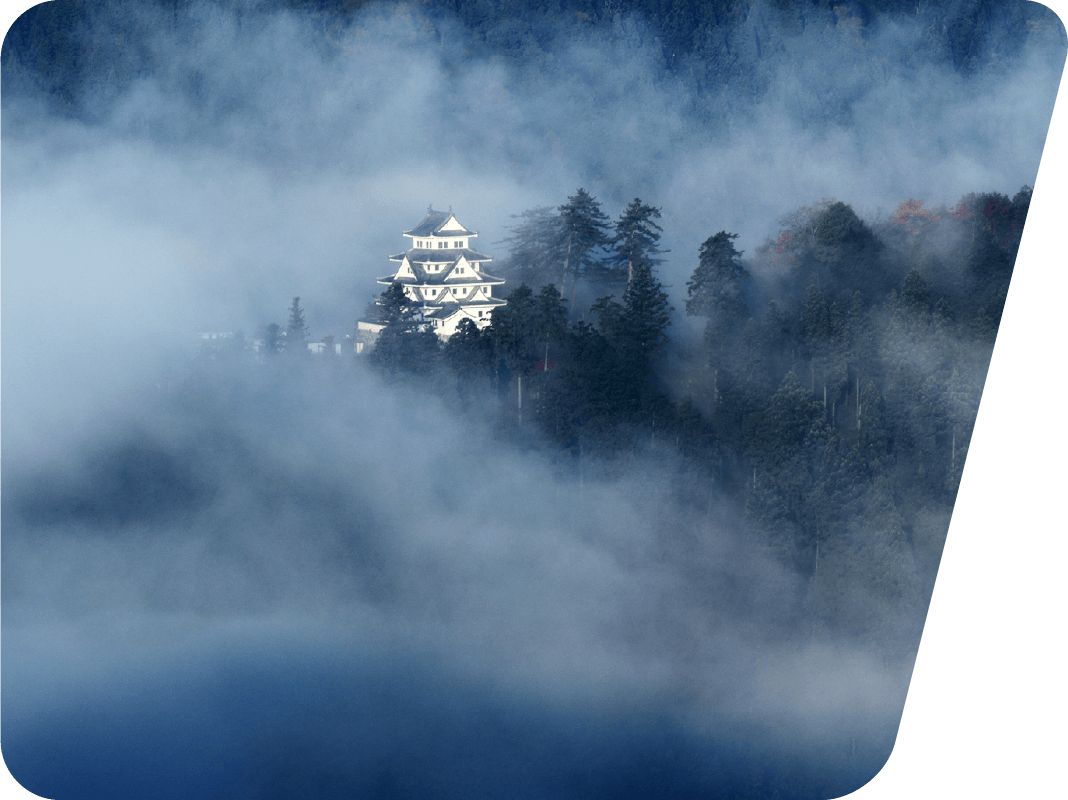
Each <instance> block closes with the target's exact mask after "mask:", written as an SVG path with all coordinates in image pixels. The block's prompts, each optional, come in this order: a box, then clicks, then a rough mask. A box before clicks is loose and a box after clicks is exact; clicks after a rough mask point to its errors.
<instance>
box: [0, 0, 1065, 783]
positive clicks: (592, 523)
mask: <svg viewBox="0 0 1068 800" xmlns="http://www.w3.org/2000/svg"><path fill="white" fill-rule="evenodd" d="M754 8H756V7H754ZM1036 9H1037V7H1036ZM97 13H98V16H97V17H96V18H95V20H96V22H95V24H96V25H98V26H102V27H103V29H104V30H123V31H127V32H128V33H129V40H130V42H131V43H132V44H131V48H132V49H140V50H141V51H142V55H141V56H140V57H142V58H148V59H149V61H150V63H151V64H152V65H153V69H151V70H142V71H141V73H140V74H138V75H137V76H136V77H135V78H134V79H132V80H126V79H124V80H122V81H118V80H115V79H114V78H113V76H111V77H109V73H107V72H106V71H102V72H100V73H99V74H97V73H94V74H90V75H88V76H86V78H85V80H84V81H83V82H82V83H81V84H80V88H79V93H78V95H77V97H75V98H74V99H73V101H72V102H71V103H70V104H68V105H67V106H63V107H61V106H58V105H57V104H55V103H53V102H51V99H49V98H42V97H41V96H40V95H38V94H35V92H34V91H33V89H32V86H33V79H32V76H29V75H28V74H24V73H23V72H19V71H18V70H17V69H12V68H10V67H5V74H4V80H5V99H4V107H3V114H4V136H3V142H2V146H3V166H2V169H3V176H2V177H3V186H4V194H3V199H2V212H3V220H4V230H3V233H4V237H3V243H2V248H3V250H2V256H3V263H4V290H5V291H4V293H3V301H2V302H3V317H2V328H3V330H2V333H3V357H4V367H5V376H4V378H5V379H4V384H5V385H4V388H5V390H6V391H5V397H4V400H5V408H4V415H3V422H4V426H3V445H4V456H5V457H4V460H3V485H4V489H5V497H4V500H5V502H4V504H3V530H4V538H3V555H4V559H3V592H4V598H3V599H4V612H3V613H4V620H3V622H4V633H3V637H4V642H3V643H4V656H5V664H4V667H5V668H4V673H3V681H4V737H5V746H4V757H5V759H6V760H7V763H8V765H9V767H10V769H11V770H12V772H13V773H14V774H15V776H16V777H19V778H20V779H22V780H24V782H25V783H26V785H27V786H28V788H30V789H33V790H35V791H39V792H42V793H44V794H46V795H48V794H49V793H50V792H51V793H52V794H53V795H54V796H73V795H70V794H67V795H64V794H63V793H64V792H67V793H70V792H75V791H77V792H82V793H83V794H80V795H77V796H109V797H117V796H143V795H145V794H146V793H148V792H157V791H158V792H163V796H175V797H182V796H193V795H198V794H199V795H204V794H205V792H206V791H208V790H209V789H208V788H206V787H210V791H215V792H217V793H218V796H235V797H273V796H279V797H282V796H293V795H294V794H295V793H296V794H299V793H302V792H304V793H307V794H308V796H324V797H326V796H351V795H361V794H362V795H366V796H375V797H377V796H381V797H394V796H396V797H436V796H456V795H457V794H459V795H463V796H473V797H478V796H486V797H499V796H502V795H507V796H530V797H589V796H605V797H625V796H664V797H671V796H677V797H691V796H698V795H708V794H718V795H720V796H743V794H744V793H749V794H750V795H751V796H773V792H775V791H779V792H783V791H785V788H784V787H789V789H790V791H792V792H794V795H793V796H797V797H829V796H832V795H835V794H840V793H844V792H846V791H850V790H851V789H853V788H856V787H857V786H859V785H860V784H861V783H862V782H863V781H864V780H866V779H867V778H868V777H870V776H871V775H872V774H873V773H874V772H875V771H876V770H877V769H878V768H879V766H881V764H882V763H883V761H884V760H885V758H886V756H887V754H888V753H889V750H890V748H891V746H892V743H893V737H894V732H895V730H896V725H897V719H898V716H899V714H900V709H901V705H902V703H903V700H904V694H905V690H906V688H907V684H908V677H909V671H910V668H911V657H912V653H913V652H914V647H915V637H916V635H917V631H916V629H915V626H916V623H915V620H913V619H911V618H908V617H907V615H906V614H904V613H903V611H902V609H900V608H896V607H894V606H893V605H892V604H888V603H885V602H884V601H883V600H881V599H880V598H876V597H872V596H869V595H866V594H860V593H858V594H857V595H856V596H855V598H854V600H855V602H856V603H857V605H858V607H859V608H862V609H863V610H864V613H866V614H870V615H871V617H872V618H873V619H875V620H878V625H877V626H875V627H878V628H879V629H880V630H883V631H886V630H898V631H900V635H899V636H898V637H891V638H890V639H879V640H875V641H872V640H865V641H845V640H834V639H818V638H814V637H812V636H810V635H809V632H808V631H804V630H799V629H798V625H797V617H796V608H797V602H798V598H799V597H800V596H801V595H802V594H803V592H804V587H803V586H802V585H801V583H800V581H799V579H798V578H797V576H795V575H793V574H792V573H791V572H790V571H789V570H787V569H786V568H784V567H783V566H781V565H780V564H779V563H778V562H777V561H776V560H775V559H774V558H773V557H772V556H771V555H770V554H768V553H766V552H765V551H764V550H763V548H762V546H761V544H760V543H759V542H755V541H753V540H751V538H748V537H746V535H745V526H744V524H743V522H742V521H741V520H739V519H737V518H735V517H734V516H733V515H732V514H731V513H730V512H729V511H728V504H727V503H726V502H722V501H721V499H720V498H719V497H718V495H716V494H715V493H713V495H712V497H711V499H710V502H709V504H708V507H707V509H704V510H702V511H700V512H698V511H694V510H691V509H688V508H684V507H683V506H681V505H680V504H679V503H678V502H677V498H676V497H674V495H673V493H672V485H673V482H672V479H673V477H674V476H675V475H676V474H677V472H678V470H679V469H681V467H680V465H679V463H678V462H677V461H676V460H675V459H674V457H673V456H670V455H663V454H661V457H653V455H647V456H644V457H636V458H635V459H634V463H633V464H632V466H631V467H630V469H629V470H628V471H627V472H626V474H625V475H624V476H623V477H614V478H612V479H610V480H609V479H599V478H597V477H596V476H591V477H588V478H586V479H584V480H582V481H581V482H578V481H576V480H575V479H574V474H573V473H572V472H571V471H569V469H567V468H566V465H565V466H563V467H562V466H561V465H560V464H559V463H554V462H553V461H552V460H551V459H549V458H547V457H545V456H544V455H540V454H531V453H529V452H524V451H523V450H522V449H521V448H518V447H515V446H513V445H511V444H506V443H503V442H502V441H500V440H499V439H498V438H495V430H494V425H493V418H492V417H493V412H492V408H493V404H492V402H491V401H490V400H489V399H478V398H477V397H476V398H473V399H472V400H471V401H470V403H469V404H468V406H467V407H466V408H464V409H462V410H460V411H457V409H456V408H454V407H452V406H449V405H447V404H445V403H443V402H442V401H441V400H440V399H438V398H435V397H434V396H433V395H432V394H430V393H423V392H421V391H419V390H413V389H411V388H398V387H396V386H390V385H387V384H383V383H382V382H380V381H379V380H378V379H377V378H376V377H375V376H374V375H372V374H370V373H369V372H368V371H366V370H365V369H362V368H356V369H353V368H351V365H350V363H349V357H348V356H346V357H345V358H344V360H343V363H342V362H339V363H337V364H322V363H312V364H304V365H300V364H285V365H282V366H279V365H274V366H272V367H269V368H268V367H266V366H264V365H259V366H257V365H246V364H242V365H231V366H229V367H228V366H226V365H225V364H224V365H218V364H215V365H211V364H208V365H205V364H191V363H190V360H191V357H192V355H193V354H194V352H195V347H196V341H197V340H196V334H197V332H198V331H203V330H242V331H244V333H245V334H246V335H247V336H249V337H251V336H253V335H256V334H257V333H258V332H259V331H260V330H261V329H262V327H263V326H264V325H266V324H267V323H270V322H278V323H284V322H285V314H286V307H287V306H288V303H289V301H290V299H291V298H292V297H294V296H298V295H299V296H300V297H301V298H302V303H303V305H304V307H305V309H306V314H307V320H308V324H309V326H310V328H311V332H312V335H313V336H314V337H315V338H318V337H320V336H322V335H326V334H334V335H335V336H338V337H340V336H342V335H344V334H348V333H351V332H352V328H353V324H354V320H355V319H356V317H358V316H360V314H361V312H362V310H363V308H364V306H365V305H366V304H367V302H368V300H369V299H370V297H371V294H372V293H377V291H378V290H379V288H380V287H378V286H377V285H376V284H375V282H374V281H375V278H377V277H379V276H381V275H384V274H387V273H388V272H389V271H390V269H389V262H388V260H387V256H388V255H389V254H390V253H395V252H399V251H400V250H401V249H403V248H404V246H405V245H404V241H405V240H404V239H403V238H402V237H401V236H400V233H401V231H402V230H405V229H408V228H410V227H412V226H414V225H415V224H417V223H418V221H419V220H420V219H421V218H422V215H423V214H424V212H425V208H426V206H427V205H428V204H433V205H434V206H435V207H436V208H448V207H450V206H451V207H452V209H453V210H454V211H455V212H456V213H457V215H458V216H459V218H460V219H461V221H462V222H463V223H464V224H466V225H467V226H468V227H471V228H473V229H475V230H478V231H479V234H480V235H479V238H478V239H477V240H476V241H477V246H478V249H480V250H481V251H483V252H487V253H489V254H491V255H494V256H496V257H497V258H502V257H503V256H504V255H506V252H505V248H504V245H502V244H500V242H501V240H503V239H504V238H505V237H506V236H507V235H508V227H509V226H510V225H511V224H512V223H513V220H512V218H511V215H514V214H518V213H520V212H522V211H523V210H525V209H528V208H533V207H536V206H542V205H558V204H560V203H562V202H564V200H565V199H566V197H567V196H568V195H569V194H573V193H574V191H575V189H576V188H577V187H579V186H584V187H585V188H587V189H588V190H589V191H590V192H591V193H593V194H594V195H596V196H597V197H599V198H600V199H601V200H602V201H603V202H604V204H605V210H606V211H607V212H608V213H609V215H610V216H613V217H614V216H615V215H616V214H617V213H618V211H619V210H620V209H621V208H622V207H623V206H624V205H625V204H626V203H627V202H629V200H630V199H632V198H633V197H635V196H639V197H641V198H642V200H643V201H645V202H648V203H651V204H654V205H656V206H657V207H660V208H661V209H662V213H663V226H664V237H663V240H662V245H663V246H664V247H665V249H667V250H670V253H668V255H667V261H666V262H665V263H664V264H663V266H662V267H661V276H662V279H663V281H664V284H665V286H666V287H667V288H668V291H669V292H670V294H671V298H672V302H673V304H674V305H675V307H676V309H681V308H682V307H683V303H684V298H685V282H686V280H687V278H688V277H689V275H690V273H691V272H692V271H693V268H694V266H695V265H696V253H697V248H698V246H699V245H700V243H701V242H702V241H704V240H705V239H706V238H707V237H708V236H710V235H711V234H713V233H715V232H716V231H719V230H728V231H732V232H737V233H739V234H740V237H739V239H738V247H739V249H742V250H745V251H747V252H752V251H754V250H755V249H756V247H757V246H759V245H760V244H761V243H762V242H763V241H764V238H765V237H767V236H769V235H773V234H774V233H775V231H776V221H777V220H778V219H779V218H780V217H781V216H782V215H785V214H788V213H789V212H791V211H793V210H794V209H796V208H798V207H800V206H802V205H805V204H808V203H811V202H813V201H816V200H818V199H820V198H823V197H831V196H833V197H836V198H838V199H840V200H843V201H845V202H848V203H850V204H851V205H852V206H853V207H854V208H855V209H856V210H857V212H858V213H859V214H861V216H863V217H865V218H866V219H869V220H871V221H873V222H877V221H879V220H881V219H885V216H886V215H887V214H888V213H889V212H890V211H892V210H893V208H894V207H895V206H896V205H897V204H898V203H900V202H901V201H902V200H905V199H907V198H911V197H916V198H923V199H925V200H927V202H928V204H929V205H934V204H936V203H947V204H953V203H954V202H955V201H956V200H957V198H959V197H960V196H961V195H963V194H965V193H967V192H971V191H1002V192H1006V193H1008V194H1010V195H1011V194H1012V193H1013V192H1015V191H1016V190H1017V189H1018V188H1019V187H1020V186H1021V185H1023V184H1032V183H1033V182H1034V178H1035V174H1036V171H1037V166H1038V160H1039V156H1040V154H1041V150H1042V145H1043V141H1044V136H1045V131H1046V126H1047V124H1048V120H1049V114H1050V110H1051V108H1052V102H1053V97H1054V92H1055V89H1056V80H1057V76H1058V75H1059V73H1060V69H1061V67H1062V66H1063V55H1064V34H1063V28H1060V27H1058V25H1057V23H1056V22H1055V21H1052V22H1051V21H1050V20H1049V15H1048V13H1047V12H1040V11H1038V10H1036V12H1035V14H1036V19H1037V20H1038V21H1039V23H1040V24H1037V25H1036V26H1035V30H1036V33H1035V35H1034V41H1033V42H1032V43H1029V44H1030V46H1029V47H1024V48H1022V52H1021V53H1020V54H1019V55H1018V56H1017V57H1015V58H1011V59H1010V58H1006V59H1005V61H1004V63H1002V64H999V65H996V67H989V68H987V69H985V70H981V71H979V72H976V73H971V74H962V73H960V72H959V71H954V70H951V69H950V68H949V67H947V66H944V65H941V64H939V63H920V64H918V63H917V62H916V60H915V59H914V58H913V57H912V53H913V51H914V50H915V48H916V46H917V42H920V41H921V40H922V37H923V36H924V35H925V29H924V26H923V24H922V22H921V21H917V20H914V19H910V18H908V17H905V16H902V17H886V18H883V19H882V20H881V21H880V24H879V25H878V26H874V25H873V26H871V31H870V34H869V35H868V36H867V38H866V39H864V40H863V43H861V44H858V43H857V42H856V41H854V40H853V39H852V38H849V36H847V31H846V30H845V29H844V28H843V29H842V30H839V29H837V28H835V27H831V26H827V25H815V24H813V25H810V26H809V27H808V28H806V29H805V30H804V32H802V33H800V34H797V35H791V36H787V35H785V33H783V32H779V34H777V35H778V37H779V40H780V42H781V55H780V57H779V58H778V59H777V60H775V61H774V62H772V63H771V66H770V67H769V69H770V70H771V72H770V73H769V74H768V76H767V87H768V88H767V90H766V91H765V92H764V93H763V94H761V95H760V96H758V97H746V96H738V95H734V94H732V90H731V87H730V85H728V86H727V87H726V88H722V89H721V90H717V91H719V94H716V93H713V92H704V93H702V92H701V91H699V89H698V82H697V81H696V79H694V78H692V76H689V75H688V74H687V73H686V71H685V70H684V69H683V68H682V66H679V65H676V67H677V68H676V69H674V70H669V69H667V66H666V62H665V54H664V52H663V49H662V46H661V42H660V39H659V38H658V36H657V32H656V31H654V30H652V29H650V27H649V26H648V25H647V24H646V23H645V22H644V21H643V20H642V19H641V18H640V17H637V16H625V15H617V16H616V18H615V19H614V20H613V22H612V24H611V26H609V28H607V29H603V28H598V29H596V30H593V29H586V28H582V27H577V28H576V27H570V26H568V25H565V24H561V25H560V26H559V27H554V28H551V29H549V30H547V31H545V32H544V36H545V37H547V38H548V39H549V40H550V41H552V42H553V47H552V48H551V57H549V58H548V59H541V60H534V61H532V62H531V63H529V64H524V63H522V62H517V61H514V60H508V59H504V58H500V57H497V56H495V55H494V54H493V53H492V52H487V51H486V50H485V49H484V48H482V49H480V48H479V47H477V46H476V43H475V42H474V41H473V40H470V41H469V40H468V39H467V38H465V37H468V36H469V34H468V33H467V32H465V30H464V29H463V27H462V26H461V25H460V24H459V23H458V22H456V21H455V20H450V19H449V18H447V17H446V18H444V19H439V18H435V19H434V20H433V21H432V22H429V21H428V17H427V16H426V15H424V14H423V13H422V12H421V11H420V9H419V8H418V7H411V8H409V7H407V6H404V5H377V6H370V7H368V8H366V9H365V10H363V11H362V12H360V14H359V15H357V16H356V18H355V20H354V21H353V22H352V23H351V24H350V25H348V26H333V27H331V26H324V25H323V24H322V22H321V20H318V19H315V18H311V17H308V16H302V15H299V14H296V13H292V12H285V11H272V10H263V9H257V8H255V7H252V6H245V5H243V4H234V5H233V6H230V7H227V8H225V9H224V8H220V7H217V6H209V5H201V4H193V5H190V6H187V7H185V8H183V9H180V10H178V9H177V8H175V9H166V10H159V9H155V8H151V7H147V6H146V7H141V6H136V7H123V8H120V9H111V10H107V9H105V10H101V11H99V12H97ZM754 13H756V12H754ZM108 26H112V27H110V28H109V27H108ZM504 27H506V21H504V20H502V29H503V28H504ZM86 36H88V37H90V38H91V34H86ZM773 38H774V37H773ZM101 41H110V40H109V39H108V37H106V36H104V37H101ZM144 53H147V54H148V55H147V56H145V55H144ZM131 58H132V56H131V55H130V54H129V53H116V54H115V55H114V56H113V60H114V61H115V63H116V64H119V65H122V64H125V63H128V61H129V59H131ZM105 60H106V59H105ZM123 74H127V73H123ZM9 89H11V90H10V91H9ZM710 98H711V99H710ZM719 105H722V111H720V109H719ZM832 112H833V113H832ZM692 327H694V326H692V325H690V324H688V321H687V320H685V319H684V318H682V317H681V315H680V316H679V317H678V318H677V320H676V325H675V327H674V328H673V330H672V334H673V335H677V336H678V337H679V338H680V339H683V338H685V335H686V332H687V331H689V330H690V329H691V328H692ZM911 357H913V358H914V359H915V360H916V361H917V363H918V366H917V368H918V369H921V368H922V361H923V359H924V358H925V355H924V354H923V353H914V354H911ZM654 455H655V454H654ZM55 754H59V755H60V756H61V757H60V758H59V759H58V763H60V764H62V765H63V766H62V767H57V766H56V763H57V759H56V757H55ZM24 776H25V777H24ZM161 776H163V777H162V779H161ZM161 785H162V786H166V787H168V788H166V789H163V788H161ZM167 792H169V793H170V794H167Z"/></svg>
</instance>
